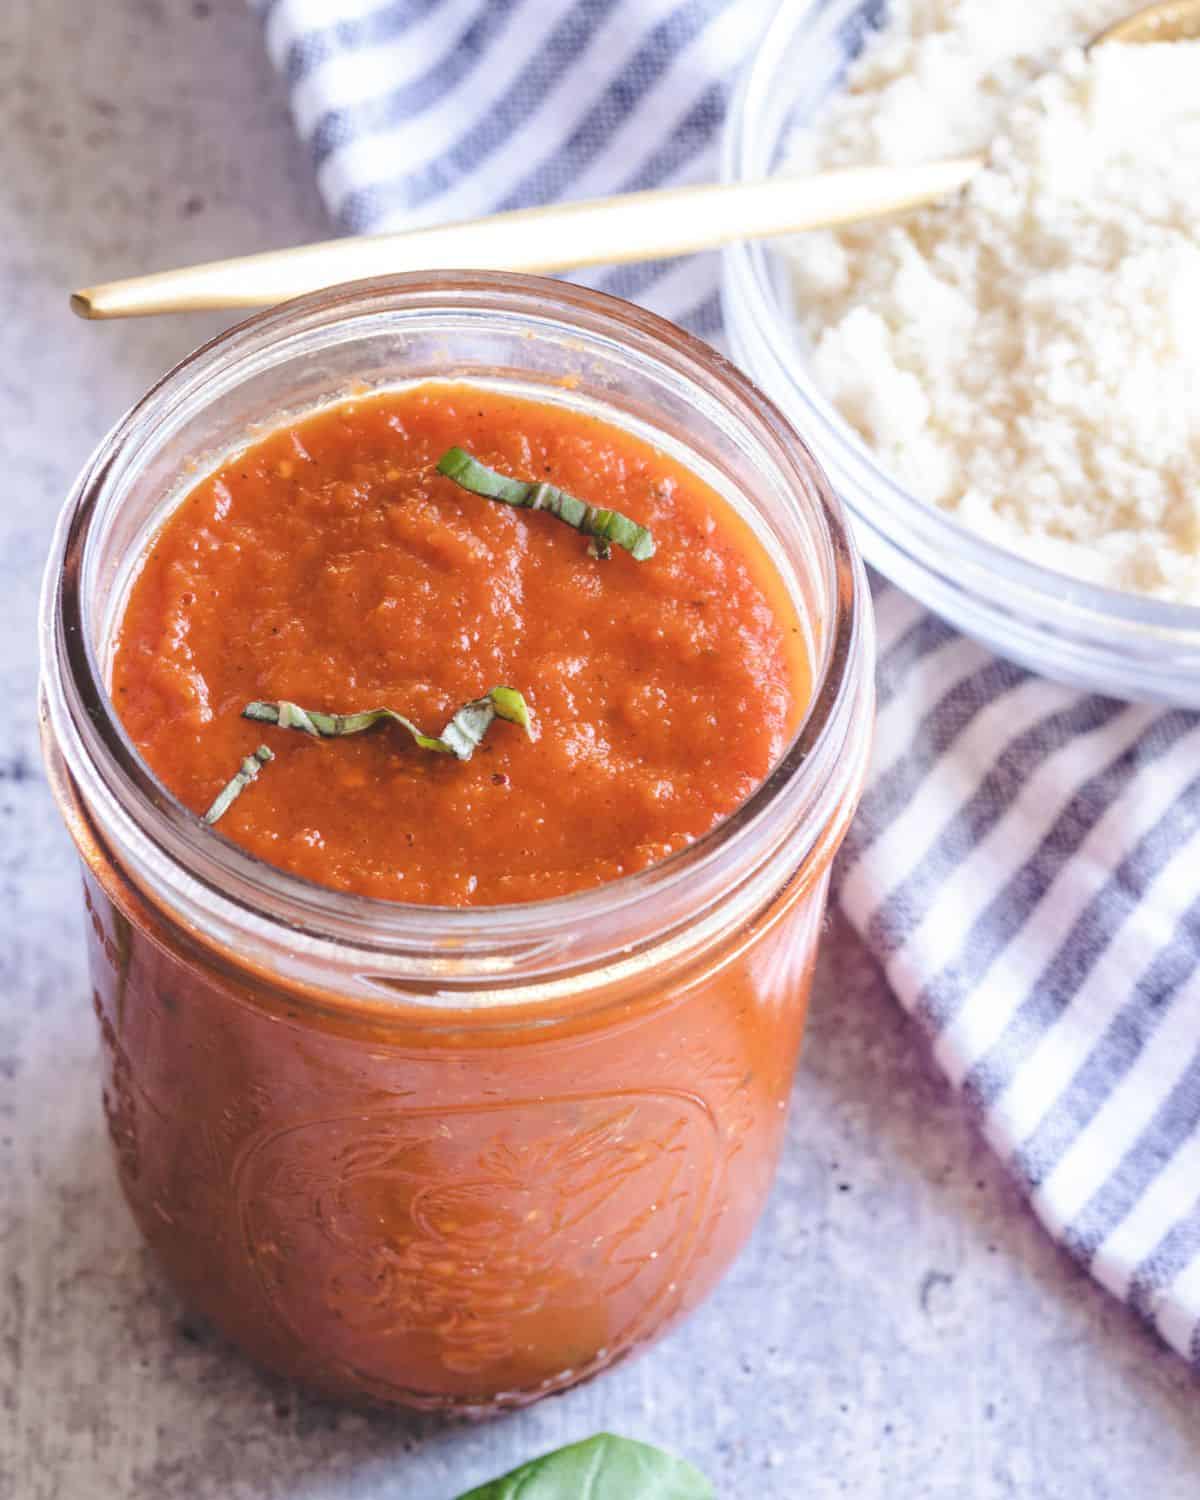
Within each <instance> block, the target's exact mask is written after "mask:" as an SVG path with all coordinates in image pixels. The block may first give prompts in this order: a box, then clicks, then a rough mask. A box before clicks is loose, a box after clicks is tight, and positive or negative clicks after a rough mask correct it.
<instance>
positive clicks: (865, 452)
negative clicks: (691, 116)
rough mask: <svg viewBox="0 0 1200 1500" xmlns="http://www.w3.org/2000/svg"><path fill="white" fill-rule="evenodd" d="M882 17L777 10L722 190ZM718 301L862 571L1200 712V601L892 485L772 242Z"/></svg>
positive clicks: (799, 0)
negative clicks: (809, 335)
mask: <svg viewBox="0 0 1200 1500" xmlns="http://www.w3.org/2000/svg"><path fill="white" fill-rule="evenodd" d="M886 13H887V6H886V3H881V0H782V4H780V6H779V8H778V9H777V11H776V12H775V14H774V16H773V17H772V19H771V21H770V22H769V24H768V25H767V28H766V30H765V32H764V34H763V37H762V40H761V42H760V44H759V46H758V49H757V51H756V52H755V55H754V57H753V59H752V60H751V62H750V64H749V66H748V67H747V70H746V72H745V74H744V75H743V78H742V81H741V85H740V87H739V89H738V92H737V94H736V97H735V99H734V102H733V105H732V108H731V110H730V114H729V120H728V124H727V126H726V131H725V139H724V142H723V149H722V163H721V170H722V176H723V178H724V179H725V180H726V181H739V180H746V179H755V178H762V177H767V176H769V175H770V174H771V173H772V172H774V171H777V170H778V169H779V166H780V163H781V160H782V158H783V155H784V151H785V148H786V144H787V141H788V137H789V134H790V133H791V131H792V130H793V128H794V127H795V126H796V125H797V124H798V123H802V122H804V121H806V120H808V119H811V118H812V117H813V116H814V115H815V113H816V112H817V111H818V110H819V109H820V108H821V105H822V102H823V101H824V100H825V99H826V98H827V97H828V96H829V94H830V93H831V92H832V91H833V90H835V89H837V88H838V87H840V86H841V83H842V80H843V78H844V75H845V71H846V68H847V65H848V63H849V62H850V61H851V60H852V59H853V58H854V57H855V56H856V55H857V53H858V52H859V50H860V49H861V47H862V45H863V42H864V40H865V39H866V38H867V37H868V36H869V35H870V32H871V30H872V28H874V27H878V26H879V25H880V24H881V22H882V21H883V20H884V19H885V17H886ZM722 298H723V301H724V308H725V320H726V326H727V328H728V332H729V340H730V346H731V349H732V352H733V355H734V358H735V359H736V360H737V361H738V363H740V364H741V365H742V366H743V368H744V369H746V370H747V371H748V372H749V374H750V375H751V376H752V378H753V379H754V380H756V381H757V382H758V383H759V385H760V386H761V387H762V388H763V389H764V390H765V391H766V392H767V393H768V394H769V395H770V396H772V397H773V398H774V400H775V401H776V402H777V403H778V404H779V406H781V407H782V409H783V410H784V412H785V413H786V414H787V415H788V416H789V417H790V418H791V420H792V422H793V423H794V424H795V425H796V427H797V428H798V429H799V431H801V432H802V433H804V435H805V437H806V439H807V440H808V441H809V443H810V444H811V446H812V447H813V449H814V451H815V453H816V456H817V458H818V460H819V462H820V463H821V464H822V466H823V467H824V469H825V471H826V473H827V474H828V476H829V478H830V479H831V481H832V483H833V485H834V488H835V489H836V490H837V492H838V494H839V495H840V497H841V499H842V500H843V502H844V503H845V505H846V506H847V508H848V509H849V511H850V513H851V515H852V517H853V521H854V527H855V531H856V533H857V537H858V542H859V545H860V547H861V550H862V552H863V554H864V556H865V557H866V559H867V561H868V562H869V563H871V564H872V565H873V566H875V567H876V568H878V569H879V571H880V572H881V573H884V574H885V575H886V576H887V577H888V578H890V579H891V580H892V581H893V582H894V583H896V584H898V585H899V587H900V588H902V589H903V590H904V591H905V592H906V593H908V594H910V595H912V597H913V598H915V599H918V600H920V602H921V603H922V604H925V605H926V606H927V607H928V608H929V609H931V610H934V611H935V612H936V613H937V614H939V615H941V616H942V617H943V618H944V619H946V620H948V621H949V622H950V623H951V624H953V625H955V626H957V627H958V628H959V629H960V630H963V631H965V632H966V633H967V634H968V635H972V636H975V637H976V638H977V639H979V640H980V641H982V642H984V643H985V644H986V645H988V646H989V647H991V648H992V649H993V650H995V651H997V652H999V653H1000V654H1001V655H1003V656H1006V657H1008V658H1010V659H1011V660H1013V661H1015V662H1018V663H1020V664H1021V665H1022V666H1026V667H1029V668H1031V669H1032V670H1034V671H1036V672H1040V673H1042V674H1043V675H1045V676H1047V677H1052V678H1055V679H1057V680H1059V681H1061V682H1065V683H1070V684H1072V685H1073V686H1076V687H1080V688H1086V689H1090V690H1092V691H1094V692H1098V693H1104V694H1107V695H1109V696H1111V697H1115V698H1127V699H1133V700H1152V701H1160V702H1166V703H1174V704H1180V705H1183V706H1186V707H1191V708H1196V707H1200V607H1196V606H1193V605H1184V604H1169V603H1165V602H1163V601H1161V600H1156V599H1149V598H1144V597H1141V596H1139V595H1136V594H1132V593H1123V592H1120V591H1118V590H1115V589H1107V588H1101V587H1098V586H1096V585H1095V584H1091V583H1085V582H1083V581H1081V580H1079V579H1076V578H1072V577H1070V576H1069V575H1068V574H1066V573H1061V572H1059V571H1057V570H1056V569H1052V568H1046V567H1042V566H1041V565H1040V564H1038V563H1036V562H1031V561H1027V560H1026V559H1024V558H1022V557H1019V556H1017V555H1016V554H1015V553H1012V552H1009V551H1008V550H1006V549H1005V548H1003V547H1000V546H998V545H997V544H996V543H994V542H992V541H989V540H986V539H984V538H983V537H981V536H979V535H977V534H975V533H974V532H972V531H970V530H969V529H968V528H967V527H965V526H964V525H963V524H962V523H961V522H960V521H958V520H957V519H956V518H955V517H953V516H951V515H949V514H948V513H946V512H943V511H940V510H938V509H937V508H936V507H934V506H932V505H930V504H928V503H927V502H925V501H923V500H921V499H919V498H918V497H917V496H916V495H914V494H912V493H910V492H909V491H908V490H906V489H905V488H904V487H903V486H902V485H900V484H898V483H896V481H895V480H893V479H892V478H891V477H890V476H889V474H888V473H887V472H886V471H885V470H884V469H883V468H882V467H880V464H879V463H878V461H877V460H876V458H875V457H874V455H873V454H872V453H871V451H870V450H869V448H868V447H867V446H866V444H865V443H864V442H863V441H862V439H861V438H860V437H859V435H858V434H857V433H856V432H855V431H854V429H853V428H852V427H851V426H850V425H849V423H848V422H846V421H845V420H844V419H843V418H842V417H841V416H840V414H839V413H838V412H837V410H836V409H835V408H834V406H833V405H832V404H831V402H830V401H829V400H827V399H826V397H825V396H824V395H823V394H822V393H821V391H820V390H818V388H817V386H816V384H815V383H814V381H813V379H812V377H811V375H810V373H809V370H808V368H807V362H806V353H805V349H804V345H803V342H802V338H801V334H800V331H799V328H798V326H797V324H796V320H795V317H794V314H793V312H792V305H791V292H790V276H789V270H788V266H787V263H786V260H785V257H784V256H783V255H782V254H780V252H779V250H778V249H777V248H773V247H772V245H771V244H770V243H769V242H764V241H758V242H754V243H749V242H743V243H740V244H735V245H733V246H731V247H730V248H728V249H727V250H726V251H725V253H724V261H723V274H722Z"/></svg>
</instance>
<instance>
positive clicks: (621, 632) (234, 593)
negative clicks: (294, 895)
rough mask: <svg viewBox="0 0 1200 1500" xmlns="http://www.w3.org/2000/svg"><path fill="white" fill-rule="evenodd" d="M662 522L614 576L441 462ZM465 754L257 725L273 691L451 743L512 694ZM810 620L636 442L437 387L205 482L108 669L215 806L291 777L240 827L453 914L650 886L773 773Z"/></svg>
mask: <svg viewBox="0 0 1200 1500" xmlns="http://www.w3.org/2000/svg"><path fill="white" fill-rule="evenodd" d="M455 445H458V446H461V447H464V448H467V449H468V450H470V452H472V453H473V454H474V455H475V456H476V457H477V458H478V459H479V460H480V461H481V462H482V463H484V464H488V465H490V466H492V467H494V468H496V469H499V470H501V471H502V472H504V473H505V474H510V475H513V476H515V477H517V478H520V479H544V480H546V481H548V482H549V483H551V484H555V485H558V486H559V487H561V488H563V489H566V490H569V491H570V492H571V493H573V494H576V495H579V496H580V497H581V498H583V499H585V500H588V501H590V502H591V503H592V504H593V505H597V506H605V507H608V508H611V509H616V510H620V511H622V512H624V513H625V514H626V515H628V516H630V517H632V518H633V519H634V520H636V521H639V522H641V523H642V524H643V525H646V526H649V527H650V528H651V529H652V531H653V534H654V539H655V543H656V549H657V550H656V552H655V555H654V556H653V557H652V558H650V559H648V560H647V561H645V562H636V561H634V559H633V558H632V557H630V556H629V555H628V554H627V553H625V552H623V551H622V550H620V549H619V548H614V549H613V555H612V557H611V559H609V560H608V561H606V562H601V561H597V560H596V559H594V558H592V557H590V556H589V555H588V551H587V539H586V538H585V537H583V536H581V535H580V534H579V533H578V532H577V531H575V530H573V529H571V528H570V527H569V526H566V525H564V524H563V523H562V522H561V521H558V520H556V519H555V518H553V517H552V516H550V515H547V514H545V513H543V512H531V511H528V510H517V509H514V508H512V507H510V506H506V505H502V504H498V503H496V502H494V501H491V500H487V499H484V498H482V497H480V496H478V495H474V494H471V493H469V492H467V491H465V490H463V489H461V488H460V487H459V486H458V485H456V484H455V483H454V482H453V481H452V480H450V479H447V478H443V477H442V476H441V475H439V474H437V473H436V472H435V467H434V466H435V465H436V463H437V461H438V459H439V458H440V457H441V455H442V454H443V453H444V452H445V451H446V449H447V448H450V447H452V446H455ZM499 684H507V685H509V686H512V687H515V688H517V689H519V690H520V691H521V692H522V693H523V694H524V696H525V699H526V701H527V703H528V705H529V708H530V711H531V714H532V718H533V723H534V731H533V733H534V739H533V741H532V742H530V741H529V740H528V739H526V737H525V735H524V734H523V733H522V732H521V730H520V729H518V728H516V727H515V726H514V725H511V724H508V723H504V722H501V721H499V720H497V721H496V722H494V723H493V724H492V725H491V727H490V728H489V730H488V732H487V735H486V737H485V739H484V741H483V744H482V745H481V746H480V748H479V749H478V750H477V751H476V752H475V754H474V756H473V758H472V759H471V760H470V761H467V762H460V761H457V760H454V759H453V758H451V757H447V756H441V755H436V754H432V753H430V752H428V751H424V750H420V749H418V748H417V747H415V746H414V745H413V744H412V742H411V740H410V739H409V737H408V735H407V734H406V733H405V732H404V731H403V730H402V729H400V728H399V727H398V726H395V725H380V726H378V727H376V728H375V729H372V730H369V731H366V732H364V733H361V734H358V735H354V736H352V737H347V738H340V739H334V740H322V741H317V740H313V739H311V738H309V737H308V736H306V735H303V734H300V733H297V732H296V731H294V730H281V729H279V728H278V727H274V726H270V725H264V724H255V723H251V722H249V721H247V720H245V719H243V718H242V717H241V711H242V709H243V708H244V707H245V705H246V704H247V703H249V702H251V701H253V700H255V699H265V700H279V699H288V700H290V701H292V702H295V703H298V704H300V705H302V706H303V707H304V708H306V709H319V710H322V711H325V712H331V713H348V712H355V711H358V710H361V709H368V708H376V707H379V706H381V705H387V706H388V707H391V708H394V709H396V710H398V711H399V712H400V713H402V714H405V715H406V716H407V717H409V718H410V719H412V720H414V721H415V722H416V723H417V724H418V725H419V726H420V728H421V729H422V730H423V731H424V732H426V733H428V734H439V733H440V732H441V730H442V728H443V726H444V725H445V723H446V721H447V720H448V719H449V718H450V716H451V715H452V714H453V713H454V711H455V710H456V709H457V708H459V707H460V706H461V705H462V704H463V703H465V702H467V701H468V700H470V699H472V698H477V697H479V696H481V695H482V694H484V693H485V692H487V690H488V689H489V688H491V687H494V686H496V685H499ZM808 690H809V688H808V677H807V661H806V655H805V650H804V642H803V638H802V635H801V632H800V627H799V624H798V623H797V621H796V620H795V617H794V611H793V609H792V606H791V604H790V602H789V599H788V596H787V593H786V590H785V589H784V586H783V584H782V582H781V580H780V578H779V576H778V574H777V573H776V571H775V569H774V567H773V565H772V564H771V562H770V561H769V559H768V558H767V557H766V555H765V553H764V552H763V550H762V548H761V546H760V545H759V543H758V542H757V540H756V539H755V537H754V536H753V534H752V533H751V531H750V530H749V528H748V527H747V526H746V525H745V523H744V522H743V521H741V519H740V518H739V517H738V516H737V515H736V514H735V513H734V512H733V511H732V509H731V508H730V507H729V505H728V504H727V503H726V502H725V501H724V500H723V499H722V498H721V497H720V496H719V495H718V494H717V493H716V492H715V491H714V490H713V489H712V488H711V487H710V486H708V485H707V484H705V483H704V482H703V481H701V480H700V479H699V478H698V477H697V476H696V475H694V474H693V473H691V472H690V471H689V470H688V469H687V468H686V467H684V466H683V465H681V464H679V463H678V462H676V461H675V460H673V459H671V458H669V457H668V456H666V455H665V454H663V453H660V452H658V451H657V450H655V449H654V448H653V447H651V446H650V445H649V444H647V443H645V442H643V441H642V440H641V439H639V438H637V437H634V436H633V435H632V434H630V433H628V432H625V431H624V430H622V429H621V428H619V427H616V426H614V425H612V424H609V423H606V422H603V421H601V420H599V419H597V418H594V417H591V416H589V415H587V414H584V413H580V412H576V411H572V410H570V409H567V408H565V407H558V406H552V405H549V404H543V403H537V402H531V401H526V400H522V399H518V398H514V397H511V396H507V395H504V394H502V393H499V392H495V391H491V390H488V389H486V388H484V387H477V386H468V385H453V384H447V383H440V382H439V383H431V384H429V385H424V386H418V387H414V388H410V389H408V390H405V391H401V392H390V393H387V394H385V395H381V396H373V397H369V398H364V399H361V400H355V401H351V402H347V403H345V404H342V405H339V406H336V407H332V408H328V409H326V410H324V411H322V412H320V413H318V414H316V415H313V416H309V417H307V418H305V419H303V420H301V421H298V422H296V423H295V424H293V425H291V426H288V427H283V428H280V429H278V430H277V431H275V432H273V433H271V434H270V435H269V436H268V437H266V438H264V439H263V440H262V441H259V442H257V443H255V444H254V445H253V446H252V447H249V448H247V449H246V450H245V451H244V452H243V453H242V454H240V455H239V456H237V457H236V458H234V459H232V460H230V461H229V462H228V463H227V464H226V465H225V466H224V467H223V468H221V469H220V470H219V471H217V472H216V473H214V474H213V475H211V476H210V477H208V478H207V479H205V480H204V481H203V482H202V483H200V484H199V485H197V486H196V488H195V489H194V490H193V491H192V492H191V493H190V494H189V495H188V496H187V498H186V499H185V500H184V501H183V503H182V504H181V505H180V506H179V507H178V509H177V510H176V511H175V512H174V513H173V514H172V516H171V517H170V519H169V520H168V521H167V523H166V524H165V526H164V527H163V528H162V530H161V531H160V532H159V534H158V536H157V537H156V539H155V540H154V542H153V544H152V546H151V547H150V550H149V552H148V554H147V556H146V558H145V560H144V563H143V566H142V569H141V571H140V573H139V575H138V577H137V578H136V580H135V582H134V584H133V587H132V589H131V591H130V596H129V599H128V602H127V605H126V608H125V613H124V616H123V619H122V622H121V625H120V628H119V632H118V635H117V640H116V643H115V651H114V658H113V671H112V691H113V698H114V701H115V703H116V707H117V710H118V713H119V714H120V717H121V719H122V721H123V722H124V724H125V727H126V729H127V730H128V732H129V734H130V735H131V737H132V738H133V740H134V743H135V744H136V745H137V747H138V749H139V751H140V752H141V754H142V755H143V756H144V758H145V759H146V761H147V763H148V764H149V765H150V767H151V769H152V770H153V771H154V772H155V773H156V775H157V776H158V777H159V778H160V779H161V780H162V781H163V782H164V783H165V784H166V785H167V786H168V787H169V788H170V789H171V791H172V792H174V793H175V795H176V796H178V797H179V798H180V799H181V800H182V801H183V802H184V803H185V804H186V805H187V806H189V807H191V808H193V809H194V810H195V811H197V812H203V811H204V810H205V809H206V808H207V807H208V806H209V804H210V803H211V802H212V800H213V798H214V797H215V796H216V794H217V793H218V792H219V791H220V789H221V788H222V787H223V786H224V785H225V783H226V782H227V781H228V780H229V779H230V777H231V776H232V775H233V773H234V772H235V771H236V769H237V767H238V764H239V762H240V760H241V758H242V757H243V756H245V755H247V754H249V753H250V752H251V751H252V750H253V749H254V748H255V746H256V745H259V744H267V745H269V747H270V748H271V749H272V750H273V751H274V752H275V756H276V759H275V761H274V762H273V763H271V764H269V765H267V766H266V767H265V768H264V770H263V772H262V774H261V775H260V776H259V778H258V780H257V781H256V782H255V783H254V785H252V786H251V787H249V788H248V789H247V790H246V791H245V792H243V794H242V795H241V796H240V797H239V798H238V799H237V801H236V802H234V804H233V806H232V807H231V809H230V810H229V811H228V812H227V813H226V814H225V815H224V817H222V819H221V821H220V823H219V825H218V828H219V832H220V833H222V834H225V835H226V836H227V837H229V838H231V839H233V840H235V841H236V842H237V843H239V844H241V845H242V846H243V847H244V848H246V849H248V850H249V851H250V852H251V853H253V854H255V855H257V856H259V857H260V858H262V859H264V860H266V861H268V862H269V863H271V864H273V865H276V866H279V867H280V868H282V869H286V870H289V871H291V872H293V873H294V874H297V875H300V876H303V877H305V878H307V879H309V880H312V881H316V882H318V883H320V884H323V885H327V886H332V887H335V888H338V889H342V890H347V891H355V892H359V893H362V894H366V895H371V896H376V897H382V898H384V899H389V900H394V901H405V902H418V903H427V904H436V905H444V906H483V905H494V904H497V903H504V902H520V901H530V900H539V899H544V898H548V897H552V896H558V895H563V894H566V893H568V892H571V891H575V890H580V889H583V888H586V887H589V886H595V885H599V884H601V883H602V882H605V881H608V880H613V879H616V878H618V877H619V876H622V875H625V874H629V873H632V872H634V871H637V870H640V869H644V868H645V867H647V866H649V865H651V864H654V863H656V862H657V861H659V860H661V859H663V858H664V857H665V856H667V855H668V854H670V853H672V852H674V851H676V850H679V849H681V848H683V847H685V846H686V845H687V844H689V843H691V842H692V841H694V840H695V839H696V838H698V837H700V836H702V835H703V834H705V833H707V832H708V831H709V830H710V829H711V828H712V827H713V826H714V824H716V823H717V822H718V821H720V820H721V819H722V818H724V817H726V816H728V814H730V813H731V812H733V811H734V809H735V808H736V807H737V806H738V805H739V804H740V803H741V802H742V801H744V800H745V798H746V797H747V796H748V795H749V794H750V792H752V791H753V790H754V788H755V787H756V786H757V785H758V784H759V783H760V782H761V781H762V780H763V778H764V777H765V776H766V774H767V773H768V771H769V770H770V769H771V767H772V765H773V764H774V762H775V761H776V760H777V759H778V757H779V756H780V754H781V753H782V751H783V749H784V748H785V746H786V744H787V742H788V740H789V739H790V737H791V735H792V733H793V732H794V730H795V728H796V726H797V725H798V723H799V721H800V718H801V716H802V713H803V710H804V707H805V705H806V701H807V695H808Z"/></svg>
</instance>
